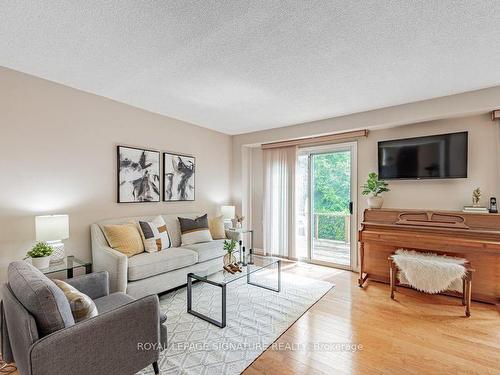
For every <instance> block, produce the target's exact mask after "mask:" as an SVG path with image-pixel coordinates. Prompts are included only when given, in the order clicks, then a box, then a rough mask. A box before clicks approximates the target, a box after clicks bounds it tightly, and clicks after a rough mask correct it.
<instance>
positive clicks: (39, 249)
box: [24, 242, 54, 269]
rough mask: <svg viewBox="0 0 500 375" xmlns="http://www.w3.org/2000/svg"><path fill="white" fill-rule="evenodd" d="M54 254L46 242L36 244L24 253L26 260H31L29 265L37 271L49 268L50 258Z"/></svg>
mask: <svg viewBox="0 0 500 375" xmlns="http://www.w3.org/2000/svg"><path fill="white" fill-rule="evenodd" d="M53 252H54V249H53V248H52V246H50V245H49V244H47V243H46V242H38V243H37V244H36V245H35V246H33V247H32V248H31V250H30V251H28V252H27V253H26V257H25V258H24V259H27V258H31V263H32V264H33V266H34V267H36V268H38V269H44V268H49V264H50V256H51V255H52V253H53Z"/></svg>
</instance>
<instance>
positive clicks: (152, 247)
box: [139, 216, 172, 253]
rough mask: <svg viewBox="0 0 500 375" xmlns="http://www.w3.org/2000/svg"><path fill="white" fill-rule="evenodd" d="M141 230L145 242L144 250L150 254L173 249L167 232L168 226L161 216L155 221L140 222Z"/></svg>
mask: <svg viewBox="0 0 500 375" xmlns="http://www.w3.org/2000/svg"><path fill="white" fill-rule="evenodd" d="M139 229H140V231H141V235H142V241H143V242H144V250H146V251H147V252H148V253H154V252H155V251H160V250H165V249H168V248H169V247H171V246H172V245H171V243H170V237H169V235H168V231H167V224H165V220H163V218H162V217H161V216H157V217H156V218H155V219H154V220H153V221H151V222H150V221H139Z"/></svg>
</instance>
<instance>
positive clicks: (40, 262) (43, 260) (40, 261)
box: [31, 255, 50, 270]
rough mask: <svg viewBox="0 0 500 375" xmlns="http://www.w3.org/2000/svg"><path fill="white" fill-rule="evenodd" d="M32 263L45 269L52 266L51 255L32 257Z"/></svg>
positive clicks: (40, 268)
mask: <svg viewBox="0 0 500 375" xmlns="http://www.w3.org/2000/svg"><path fill="white" fill-rule="evenodd" d="M31 264H33V267H36V268H38V269H39V270H43V269H45V268H49V266H50V255H49V256H46V257H39V258H31Z"/></svg>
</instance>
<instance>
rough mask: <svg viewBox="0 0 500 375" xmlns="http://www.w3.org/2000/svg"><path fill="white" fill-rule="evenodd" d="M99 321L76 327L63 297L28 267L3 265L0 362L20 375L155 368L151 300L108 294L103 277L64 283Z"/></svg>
mask: <svg viewBox="0 0 500 375" xmlns="http://www.w3.org/2000/svg"><path fill="white" fill-rule="evenodd" d="M67 282H68V284H71V285H73V286H74V287H75V288H77V289H78V290H80V291H81V292H83V293H85V294H87V295H88V296H90V297H91V298H92V299H93V300H94V302H95V304H96V306H97V310H98V312H99V315H98V316H96V317H94V318H90V319H87V320H84V321H82V322H79V323H75V322H74V320H73V317H72V315H71V310H70V307H69V303H68V301H67V300H66V297H65V296H64V294H63V293H62V291H61V290H60V289H59V288H57V286H56V285H55V284H54V283H53V282H52V281H51V280H50V279H48V278H47V277H46V276H45V275H43V274H42V273H41V272H40V271H39V270H37V269H35V268H34V267H32V266H31V265H30V264H28V263H26V262H13V263H11V264H10V265H9V270H8V283H7V284H5V285H4V286H3V290H2V294H3V307H2V312H3V314H2V315H3V317H2V323H3V324H2V328H3V332H2V333H3V345H2V347H3V355H4V359H5V360H7V361H14V362H16V365H17V367H18V370H19V373H20V374H21V375H54V374H58V375H59V374H60V375H66V374H72V375H73V374H74V375H87V374H107V375H110V374H111V375H115V374H116V375H127V374H130V375H132V374H135V373H137V372H138V371H140V370H141V369H143V368H145V367H147V366H149V365H151V364H152V365H153V368H154V371H155V374H159V370H158V364H157V361H158V358H159V353H160V351H161V350H162V349H163V348H165V347H166V327H165V325H163V323H164V322H165V320H166V316H165V315H164V314H161V313H160V310H159V302H158V297H157V296H156V295H151V296H146V297H143V298H141V299H137V300H136V299H134V298H132V297H130V296H128V295H127V294H125V293H112V294H109V285H108V274H107V272H99V273H93V274H89V275H84V276H80V277H76V278H73V279H69V280H67Z"/></svg>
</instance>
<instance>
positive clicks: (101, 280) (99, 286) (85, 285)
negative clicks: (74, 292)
mask: <svg viewBox="0 0 500 375" xmlns="http://www.w3.org/2000/svg"><path fill="white" fill-rule="evenodd" d="M66 282H67V283H68V284H69V285H71V286H73V287H75V288H76V289H78V290H79V291H80V292H82V293H85V294H86V295H88V296H89V297H90V298H92V299H96V298H100V297H104V296H107V295H108V294H109V276H108V272H107V271H101V272H94V273H89V274H88V275H82V276H77V277H74V278H72V279H68V280H66Z"/></svg>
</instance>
